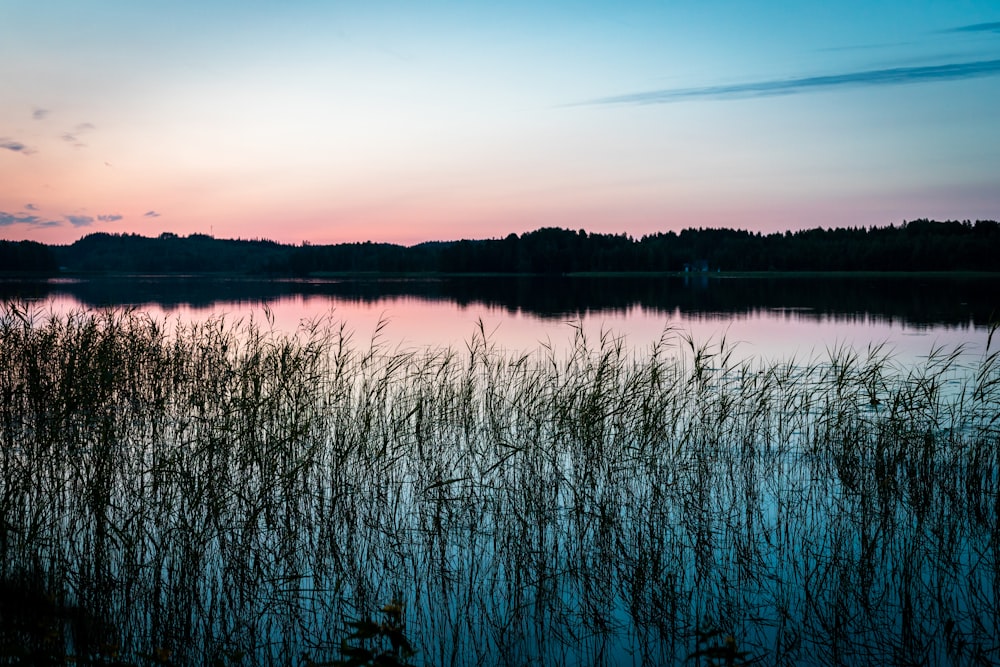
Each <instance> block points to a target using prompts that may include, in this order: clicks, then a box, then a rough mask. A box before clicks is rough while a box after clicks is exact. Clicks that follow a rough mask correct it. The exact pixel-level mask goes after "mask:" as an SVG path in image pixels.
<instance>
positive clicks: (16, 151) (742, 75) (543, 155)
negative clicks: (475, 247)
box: [0, 0, 1000, 243]
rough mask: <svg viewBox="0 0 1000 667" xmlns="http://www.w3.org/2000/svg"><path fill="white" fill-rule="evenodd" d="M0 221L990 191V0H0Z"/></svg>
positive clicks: (939, 201) (995, 186)
mask: <svg viewBox="0 0 1000 667" xmlns="http://www.w3.org/2000/svg"><path fill="white" fill-rule="evenodd" d="M2 14H3V16H2V20H0V60H2V62H3V63H4V67H3V68H2V69H0V89H2V90H3V95H2V96H0V183H3V184H4V187H3V188H2V189H0V237H2V238H31V239H35V240H41V241H46V242H58V243H64V242H70V241H73V240H75V239H76V238H78V237H80V236H82V235H84V234H86V233H89V232H95V231H106V232H137V233H144V234H150V235H156V234H159V233H160V232H162V231H170V232H174V233H180V234H189V233H193V232H200V233H211V234H214V235H216V236H220V237H241V238H259V237H267V238H274V239H276V240H279V241H283V242H291V243H299V242H301V241H305V240H308V241H311V242H315V243H327V242H341V241H355V240H365V239H371V240H378V241H393V242H403V243H411V242H419V241H423V240H429V239H455V238H463V237H472V238H482V237H495V236H503V235H506V234H507V233H509V232H518V233H520V232H524V231H527V230H531V229H536V228H538V227H541V226H545V225H551V226H562V227H567V228H573V229H577V228H581V227H582V228H585V229H589V230H591V231H597V232H627V233H630V234H633V235H635V236H640V235H642V234H645V233H649V232H655V231H662V230H668V229H675V230H676V229H680V228H682V227H699V226H736V227H741V228H749V229H752V230H764V231H773V230H784V229H789V228H801V227H813V226H818V225H823V226H856V225H865V226H866V225H886V224H889V223H899V222H901V221H902V220H903V219H913V218H916V217H931V218H939V219H944V218H954V219H965V218H968V219H976V218H990V217H995V216H996V215H997V210H998V205H1000V198H998V197H1000V195H998V193H1000V182H998V180H997V179H998V176H997V174H1000V133H998V132H996V108H997V104H998V102H1000V86H998V85H997V81H998V75H1000V30H998V29H997V25H998V22H1000V10H998V7H997V5H996V3H989V2H978V3H948V2H938V3H922V4H921V5H920V7H919V8H915V7H913V5H912V3H907V2H903V0H892V1H890V2H878V3H872V2H861V1H860V0H850V1H848V2H838V3H829V2H819V1H818V0H806V1H802V2H797V3H794V5H792V4H790V3H787V2H776V1H775V0H763V1H761V2H756V3H752V4H744V3H733V2H691V3H653V2H632V3H612V2H598V1H592V2H565V1H558V2H544V3H537V2H523V1H520V0H517V1H512V2H503V3H482V2H473V3H449V2H443V1H440V0H428V1H427V2H420V3H402V2H393V1H388V0H376V1H373V2H365V3H333V2H330V3H317V2H304V1H296V2H288V3H262V2H238V3H237V2H232V1H231V0H223V1H218V2H207V3H206V2H192V1H191V0H179V1H176V2H170V3H144V2H134V3H122V2H107V1H104V0H95V1H91V2H82V1H77V0H53V1H51V2H29V1H26V0H10V1H8V2H4V4H3V11H2Z"/></svg>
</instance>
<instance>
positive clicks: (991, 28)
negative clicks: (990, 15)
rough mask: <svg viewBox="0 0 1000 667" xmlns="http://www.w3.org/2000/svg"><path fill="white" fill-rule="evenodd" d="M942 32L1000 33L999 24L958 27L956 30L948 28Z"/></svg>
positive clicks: (973, 24) (975, 24) (976, 24)
mask: <svg viewBox="0 0 1000 667" xmlns="http://www.w3.org/2000/svg"><path fill="white" fill-rule="evenodd" d="M944 32H1000V22H997V23H972V24H970V25H960V26H958V27H957V28H949V29H948V30H945V31H944Z"/></svg>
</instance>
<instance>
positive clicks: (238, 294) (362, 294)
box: [0, 276, 1000, 326]
mask: <svg viewBox="0 0 1000 667" xmlns="http://www.w3.org/2000/svg"><path fill="white" fill-rule="evenodd" d="M50 294H51V295H68V296H71V297H73V298H74V299H77V300H79V301H80V302H82V303H83V304H85V305H87V306H106V305H116V304H134V305H140V306H141V305H142V304H149V303H155V304H159V305H163V306H168V307H169V306H177V305H181V304H189V305H192V306H198V307H210V306H213V305H214V306H217V307H220V308H225V304H232V303H259V302H267V301H270V300H273V299H279V298H283V297H287V296H292V295H308V296H321V297H329V298H330V299H331V300H334V301H337V300H347V301H357V302H365V303H373V302H376V301H378V300H380V299H384V298H389V297H398V296H411V297H416V298H419V299H426V300H428V301H444V302H452V303H456V304H459V305H463V306H465V305H471V304H477V303H479V304H484V305H487V306H491V307H497V308H502V309H505V310H508V311H510V312H517V311H523V312H527V313H531V314H533V315H536V316H539V317H560V318H565V317H579V316H581V315H583V314H585V313H595V312H602V311H619V312H620V311H625V310H628V309H629V308H633V307H636V306H641V307H643V308H646V309H650V310H654V311H660V312H663V313H666V314H670V313H673V312H675V311H676V310H680V311H681V312H684V313H689V314H695V313H723V314H746V315H751V314H753V313H755V312H759V311H762V310H794V311H796V312H797V313H798V314H799V316H801V317H827V316H829V317H834V318H854V317H873V318H876V319H892V320H901V321H903V322H906V323H909V324H914V325H926V324H933V323H944V324H952V325H964V324H968V323H970V322H972V323H974V324H977V325H979V326H983V325H985V324H987V323H988V322H989V321H990V318H991V317H994V318H995V317H997V313H998V312H1000V301H998V297H997V294H1000V278H960V277H947V276H935V277H907V276H895V277H887V276H881V277H878V276H846V277H836V278H831V277H822V278H821V277H784V278H767V277H761V278H725V277H719V276H698V277H693V278H683V277H616V278H587V277H573V278H566V277H549V278H543V277H518V278H502V277H497V278H473V277H468V278H441V279H428V280H355V279H351V280H347V279H345V280H337V281H268V280H251V279H227V280H222V279H214V280H213V279H208V278H204V277H198V278H194V277H191V278H183V277H175V278H143V277H137V278H115V279H90V280H79V281H75V282H70V283H56V284H51V283H38V282H34V283H29V282H19V283H2V282H0V298H5V299H10V298H15V297H19V296H25V295H31V296H33V297H34V298H44V297H45V296H46V295H50Z"/></svg>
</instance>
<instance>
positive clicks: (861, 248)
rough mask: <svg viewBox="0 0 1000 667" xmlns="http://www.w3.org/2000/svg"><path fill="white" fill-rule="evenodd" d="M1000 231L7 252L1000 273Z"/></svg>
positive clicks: (456, 268)
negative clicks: (410, 244)
mask: <svg viewBox="0 0 1000 667" xmlns="http://www.w3.org/2000/svg"><path fill="white" fill-rule="evenodd" d="M998 258H1000V224H998V223H997V221H995V220H977V221H975V222H971V221H968V220H966V221H945V222H939V221H933V220H926V219H920V220H913V221H910V222H905V223H903V224H901V225H889V226H885V227H868V228H865V227H853V228H835V229H821V228H817V229H808V230H802V231H796V232H791V231H789V232H784V233H773V234H761V233H760V232H756V233H755V232H749V231H744V230H734V229H685V230H683V231H681V232H679V233H677V232H672V231H671V232H662V233H656V234H651V235H646V236H643V237H641V238H639V239H635V238H633V237H631V236H629V235H626V234H598V233H587V232H586V231H584V230H579V231H573V230H568V229H561V228H555V227H544V228H541V229H538V230H535V231H532V232H527V233H524V234H521V235H517V234H509V235H507V236H506V237H504V238H502V239H482V240H459V241H430V242H426V243H421V244H418V245H414V246H402V245H395V244H389V243H372V242H364V243H342V244H336V245H311V244H308V243H303V244H301V245H286V244H279V243H276V242H274V241H268V240H242V239H216V238H214V237H212V236H208V235H205V234H192V235H190V236H187V237H182V236H178V235H176V234H171V233H163V234H161V235H160V236H158V237H146V236H140V235H138V234H108V233H95V234H90V235H88V236H85V237H83V238H81V239H80V240H78V241H76V242H75V243H73V244H71V245H65V246H60V245H51V246H47V245H43V244H40V243H35V242H30V241H20V242H14V241H0V273H14V272H25V271H31V272H36V273H47V274H52V273H57V272H69V273H74V272H124V273H137V272H138V273H201V272H209V273H235V274H244V275H274V276H308V275H316V274H331V273H450V274H472V273H476V274H490V273H499V274H540V275H553V274H554V275H565V274H573V273H602V272H615V273H618V272H684V271H712V272H716V271H727V272H728V271H997V270H1000V259H998Z"/></svg>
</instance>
